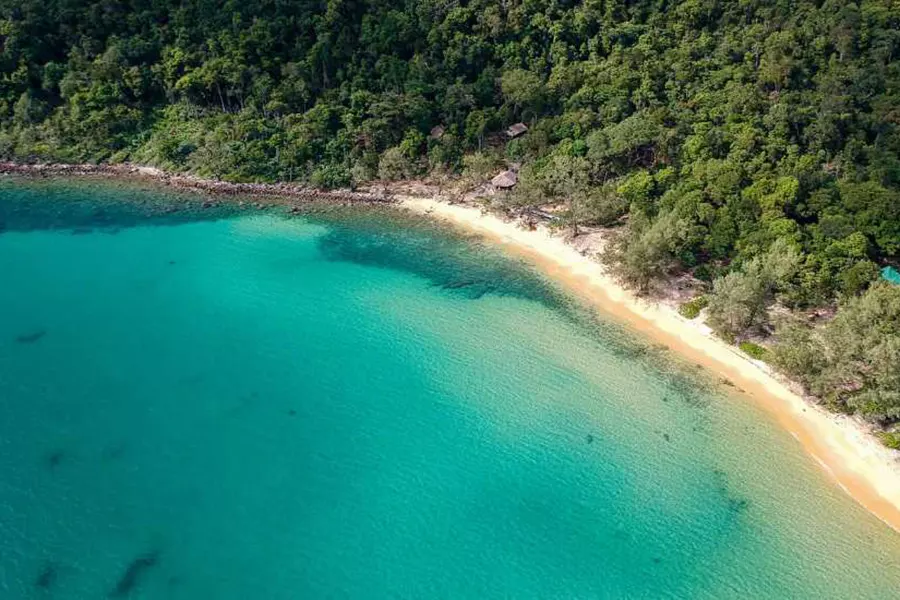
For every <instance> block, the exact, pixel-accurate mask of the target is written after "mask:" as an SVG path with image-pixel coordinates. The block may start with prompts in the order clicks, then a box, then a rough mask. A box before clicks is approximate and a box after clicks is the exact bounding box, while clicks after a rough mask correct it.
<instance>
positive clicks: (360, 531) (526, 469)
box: [0, 181, 900, 599]
mask: <svg viewBox="0 0 900 600" xmlns="http://www.w3.org/2000/svg"><path fill="white" fill-rule="evenodd" d="M123 199H127V200H128V202H122V200H123ZM136 199H137V200H138V202H137V203H135V202H134V201H135V200H136ZM171 202H172V198H171V197H170V195H167V193H165V192H163V191H159V190H155V191H154V190H150V191H142V190H139V189H136V188H133V187H122V186H110V185H99V184H90V185H84V184H82V185H74V184H59V183H49V184H47V183H40V184H39V183H21V182H20V183H12V182H9V181H3V182H0V228H2V231H3V233H2V234H0V286H2V287H0V395H2V397H0V474H2V477H0V542H2V543H0V548H2V550H0V597H2V598H11V599H18V598H62V599H75V598H78V599H80V598H104V597H122V598H152V599H169V598H173V599H181V598H192V599H193V598H222V599H230V598H235V599H246V598H272V599H281V598H284V599H288V598H291V599H293V598H321V597H351V598H380V597H408V598H423V597H432V598H451V597H452V598H485V597H517V598H573V597H578V598H601V597H602V598H610V597H622V598H626V597H627V598H662V597H672V598H687V597H690V598H748V597H752V598H887V597H893V596H894V595H895V593H896V590H897V589H898V586H900V535H897V534H896V533H894V532H892V531H891V530H889V529H888V528H887V527H886V526H884V525H883V524H881V523H880V522H878V521H877V520H876V519H875V518H874V517H872V516H871V515H869V514H868V513H866V512H865V511H864V510H863V509H862V508H860V507H859V506H857V505H856V504H855V503H854V502H853V501H852V500H851V499H849V498H848V497H847V496H846V495H844V494H843V493H842V492H841V491H840V490H839V489H838V488H836V487H835V486H834V485H833V484H832V483H831V482H830V481H829V480H828V479H827V478H826V477H825V475H824V474H823V473H822V472H821V470H820V469H819V468H818V467H817V466H816V465H815V464H814V463H813V462H812V460H811V459H810V458H808V457H807V456H806V455H805V454H804V453H803V450H802V448H801V447H800V446H799V444H797V443H796V442H795V441H794V440H793V439H792V438H791V437H790V436H789V435H787V434H786V433H784V432H782V431H781V430H780V429H779V428H778V427H777V426H776V425H775V424H774V423H773V421H772V420H771V419H770V418H769V417H768V416H767V415H766V414H765V413H764V412H763V411H762V410H760V409H758V408H756V407H755V406H754V405H753V404H752V403H749V402H748V401H747V400H745V399H743V398H740V397H730V396H728V395H727V394H726V393H725V392H724V391H722V390H718V389H716V388H714V387H711V386H709V385H707V384H706V382H704V380H703V379H702V377H694V376H693V375H692V374H690V373H689V371H690V369H689V368H687V367H685V366H684V365H679V364H677V362H676V361H675V360H673V359H672V357H668V356H666V355H665V353H661V352H659V351H656V350H654V349H653V348H650V347H648V346H646V345H644V344H643V343H642V342H641V341H640V340H635V339H632V338H630V337H629V336H628V335H627V334H626V333H625V332H623V331H621V330H620V329H619V328H618V327H616V326H615V325H613V324H611V323H606V322H588V321H586V320H585V319H584V318H583V315H582V314H581V311H580V310H579V308H578V307H577V306H574V305H573V304H572V303H571V302H569V301H568V300H567V299H566V297H565V296H564V295H563V294H561V293H560V292H559V291H558V290H556V289H554V288H553V287H552V286H551V285H549V284H548V283H546V282H545V281H544V280H543V279H542V278H541V277H540V276H539V275H538V274H536V273H534V272H533V271H531V270H530V269H528V268H527V267H526V266H524V265H522V264H520V263H518V262H516V261H515V260H513V259H511V258H509V257H506V256H504V255H502V254H501V253H500V252H499V251H498V250H496V249H494V248H492V247H490V246H485V245H484V244H482V243H480V242H478V241H476V240H472V239H468V238H464V237H461V236H458V235H455V234H452V233H451V232H448V231H446V230H443V229H439V228H437V227H436V226H434V225H431V224H429V223H427V222H423V221H421V220H418V219H415V218H411V217H405V216H402V215H398V214H393V213H391V212H389V211H387V212H386V211H384V210H382V211H381V212H373V211H371V210H365V209H359V210H331V211H325V212H322V213H318V214H313V215H309V216H307V217H304V218H298V217H294V218H287V217H285V216H282V215H278V214H275V213H270V214H262V215H259V214H257V215H249V214H242V213H241V211H236V210H228V209H225V208H218V209H215V211H214V212H210V211H208V210H204V209H202V208H199V207H196V206H194V207H192V208H191V210H183V211H178V212H175V213H173V212H170V210H169V209H170V208H171ZM135 206H143V207H144V209H142V210H140V211H136V209H135V208H134V207H135ZM98 214H99V215H100V218H98V217H97V215H98ZM73 234H74V235H73Z"/></svg>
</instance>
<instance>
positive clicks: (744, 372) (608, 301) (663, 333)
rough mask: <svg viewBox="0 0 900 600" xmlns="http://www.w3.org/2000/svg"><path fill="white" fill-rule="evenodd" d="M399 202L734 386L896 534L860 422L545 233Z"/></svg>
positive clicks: (896, 506) (897, 503)
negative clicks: (505, 252) (495, 248)
mask: <svg viewBox="0 0 900 600" xmlns="http://www.w3.org/2000/svg"><path fill="white" fill-rule="evenodd" d="M399 199H400V200H401V201H402V206H404V207H406V208H407V209H409V210H412V211H414V212H417V213H422V214H428V215H431V216H433V217H436V218H441V219H444V220H447V221H450V222H452V223H454V224H456V225H458V226H460V227H463V228H465V229H466V230H468V231H471V232H475V233H479V234H481V235H483V236H485V237H487V238H490V239H493V240H495V241H497V242H498V243H501V244H502V245H504V246H506V247H507V248H508V249H509V250H510V251H512V252H514V253H517V254H520V255H523V256H525V257H527V258H528V259H529V260H530V261H531V262H533V263H535V264H536V265H537V266H538V267H540V268H541V269H542V270H544V271H545V272H546V273H547V274H549V275H550V276H551V277H553V278H554V279H556V280H558V281H560V282H562V283H563V284H564V285H565V286H566V287H567V288H568V289H570V290H571V291H573V292H575V293H576V294H577V295H579V296H581V297H583V298H585V299H587V300H589V301H590V302H591V303H593V304H594V305H595V306H597V307H598V308H599V309H601V310H602V311H603V312H604V313H608V314H609V315H612V316H613V317H614V318H616V319H617V320H619V321H621V322H623V323H625V324H626V325H628V326H629V327H631V328H633V329H636V330H638V331H640V332H641V333H643V334H644V335H647V336H649V337H651V338H653V339H655V340H657V341H660V342H662V343H664V344H666V345H667V346H669V347H670V348H671V349H673V350H675V351H676V352H679V353H680V354H682V355H683V356H685V357H686V358H687V359H689V360H691V361H693V362H696V363H698V364H700V365H702V366H704V367H706V368H707V369H709V370H710V371H712V372H713V373H716V374H717V375H719V376H721V377H724V378H727V379H728V380H729V381H732V382H733V383H734V384H735V385H737V386H738V387H739V388H740V389H741V392H742V393H744V394H745V395H747V396H750V397H752V398H754V399H755V400H756V401H758V402H760V403H761V404H762V405H763V406H764V407H766V408H767V409H768V410H769V411H770V413H771V414H772V415H773V416H774V417H775V418H776V419H777V421H778V422H779V423H780V424H781V425H782V426H783V427H784V428H786V429H787V430H788V431H789V432H790V433H791V434H792V435H793V436H794V437H795V438H796V439H797V440H798V441H799V442H800V443H801V444H802V445H803V447H804V448H805V449H806V450H807V451H808V452H809V453H810V454H811V455H812V456H813V458H814V459H815V460H816V462H818V464H820V465H821V466H822V467H823V468H824V469H825V470H826V471H827V472H828V473H829V474H830V476H831V477H833V478H834V479H835V480H836V482H837V483H838V485H840V487H841V488H842V489H843V490H844V491H846V492H847V493H848V494H849V495H850V496H851V497H853V498H854V499H855V500H856V501H857V502H859V503H860V504H861V505H862V506H864V507H865V508H866V509H868V510H869V511H870V512H872V513H873V514H874V515H876V516H877V517H878V518H880V519H881V520H882V521H884V522H885V523H887V524H888V525H889V526H890V527H892V528H893V529H895V530H896V531H898V532H900V460H898V455H897V453H896V452H894V451H892V450H890V449H888V448H885V447H884V446H883V445H881V444H880V443H879V441H878V440H877V439H876V438H875V437H874V436H873V435H872V434H871V432H870V430H869V429H868V428H867V427H866V426H865V425H864V424H863V423H862V422H860V421H858V420H856V419H854V418H852V417H847V416H842V415H835V414H832V413H829V412H827V411H826V410H824V409H822V408H821V407H819V406H816V405H815V404H813V403H811V402H809V401H807V400H805V399H804V398H803V397H802V396H801V395H800V394H799V393H797V392H796V391H794V390H793V389H791V386H790V384H789V383H787V382H785V381H783V380H782V379H781V378H780V377H778V376H777V375H776V374H774V373H773V372H772V371H771V370H770V369H769V368H768V367H767V366H766V365H765V364H764V363H761V362H759V361H754V360H751V359H750V358H749V357H747V356H745V355H743V354H742V353H741V352H740V351H739V350H737V349H736V348H734V347H732V346H730V345H729V344H727V343H725V342H724V341H723V340H721V339H719V338H718V337H716V336H715V335H714V334H713V332H712V331H711V330H710V329H709V327H707V326H705V325H703V324H701V323H695V322H694V321H690V320H687V319H685V318H683V317H681V315H679V314H678V312H677V310H675V309H674V308H673V307H670V306H667V305H665V304H662V303H657V302H652V301H647V300H644V299H641V298H638V297H637V296H635V295H634V294H633V293H631V292H630V291H628V290H626V289H625V288H623V287H622V286H621V285H620V284H619V283H618V282H616V280H615V279H614V278H613V277H611V276H610V275H609V274H608V273H607V272H606V270H605V269H604V267H603V265H601V264H600V263H598V262H596V261H594V260H592V259H591V258H588V257H586V256H583V255H582V254H580V253H579V252H578V251H577V250H576V249H575V248H573V247H572V246H570V245H568V244H567V243H566V242H565V241H563V240H562V239H561V238H559V237H554V236H553V235H551V234H550V232H549V231H548V230H547V229H546V228H544V227H539V228H538V229H537V230H535V231H528V230H525V229H523V228H520V227H518V226H517V225H516V224H514V223H510V222H506V221H503V220H502V219H500V218H498V217H496V216H493V215H490V214H484V213H483V212H482V211H481V210H479V209H477V208H473V207H470V206H464V205H457V204H449V203H447V202H443V201H440V200H437V199H433V198H417V197H409V196H404V197H401V198H399Z"/></svg>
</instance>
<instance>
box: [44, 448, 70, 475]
mask: <svg viewBox="0 0 900 600" xmlns="http://www.w3.org/2000/svg"><path fill="white" fill-rule="evenodd" d="M65 459H66V451H65V450H62V449H58V450H54V451H53V452H51V453H50V454H48V455H47V456H46V457H44V463H45V464H46V465H47V468H48V469H50V470H51V471H55V470H56V468H57V467H59V465H61V464H62V463H63V461H64V460H65Z"/></svg>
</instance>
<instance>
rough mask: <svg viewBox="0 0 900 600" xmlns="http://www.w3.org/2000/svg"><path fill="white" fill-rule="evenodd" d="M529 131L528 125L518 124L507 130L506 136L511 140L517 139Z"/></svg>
mask: <svg viewBox="0 0 900 600" xmlns="http://www.w3.org/2000/svg"><path fill="white" fill-rule="evenodd" d="M526 131H528V125H526V124H525V123H516V124H515V125H510V126H509V128H508V129H507V130H506V135H507V136H509V137H511V138H517V137H519V136H520V135H522V134H523V133H525V132H526Z"/></svg>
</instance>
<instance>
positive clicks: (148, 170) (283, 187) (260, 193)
mask: <svg viewBox="0 0 900 600" xmlns="http://www.w3.org/2000/svg"><path fill="white" fill-rule="evenodd" d="M0 175H9V176H18V177H30V178H53V177H84V178H99V179H120V180H130V181H150V182H153V183H158V184H161V185H164V186H168V187H171V188H174V189H177V190H179V191H187V192H195V193H200V194H208V195H210V196H246V197H248V198H252V199H254V200H255V201H256V202H257V203H259V204H268V205H289V206H297V205H300V204H308V203H313V202H329V203H338V204H393V203H395V202H396V201H395V199H394V197H393V194H391V193H390V192H389V191H388V190H387V189H386V188H384V187H374V186H373V187H372V188H371V189H366V190H356V191H353V190H346V189H343V190H320V189H316V188H310V187H304V186H300V185H294V184H290V183H231V182H228V181H219V180H214V179H204V178H202V177H196V176H193V175H178V174H173V173H167V172H166V171H162V170H160V169H157V168H154V167H145V166H140V165H132V164H99V165H94V164H80V165H73V164H56V163H48V164H26V163H15V162H0Z"/></svg>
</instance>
